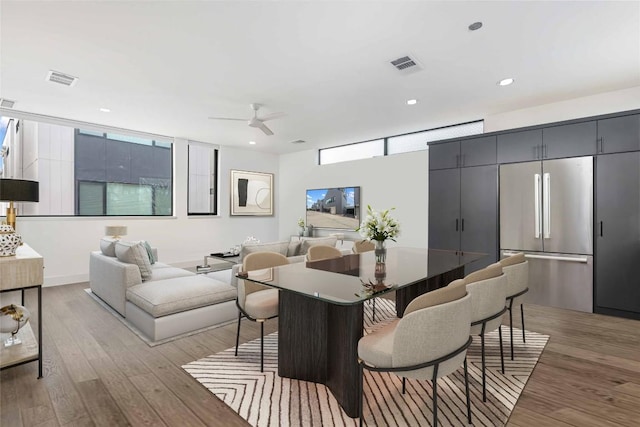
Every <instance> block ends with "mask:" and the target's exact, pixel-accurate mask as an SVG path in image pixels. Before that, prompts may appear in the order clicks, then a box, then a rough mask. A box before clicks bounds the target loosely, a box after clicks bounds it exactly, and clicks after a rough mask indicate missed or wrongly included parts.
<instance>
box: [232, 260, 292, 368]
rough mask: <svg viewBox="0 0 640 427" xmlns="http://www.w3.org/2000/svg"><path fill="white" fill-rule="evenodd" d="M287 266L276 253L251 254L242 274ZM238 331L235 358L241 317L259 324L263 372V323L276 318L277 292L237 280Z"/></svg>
mask: <svg viewBox="0 0 640 427" xmlns="http://www.w3.org/2000/svg"><path fill="white" fill-rule="evenodd" d="M285 264H289V260H288V259H287V257H285V256H284V255H281V254H279V253H276V252H253V253H250V254H249V255H247V256H246V257H245V258H244V260H243V262H242V272H245V273H246V272H250V271H255V270H263V269H268V268H272V267H277V266H279V265H285ZM236 305H237V306H238V331H237V332H236V353H235V354H236V356H237V355H238V344H239V341H240V321H241V320H242V316H243V315H244V317H246V318H247V319H249V320H251V321H253V322H258V323H260V372H263V371H264V322H265V320H267V319H272V318H274V317H277V316H278V290H277V289H272V288H269V287H267V286H263V285H259V284H257V283H254V282H251V281H248V280H238V298H237V299H236Z"/></svg>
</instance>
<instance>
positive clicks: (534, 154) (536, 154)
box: [533, 145, 540, 159]
mask: <svg viewBox="0 0 640 427" xmlns="http://www.w3.org/2000/svg"><path fill="white" fill-rule="evenodd" d="M538 147H540V146H539V145H536V146H535V147H533V158H534V159H539V158H540V157H538Z"/></svg>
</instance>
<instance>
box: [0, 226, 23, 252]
mask: <svg viewBox="0 0 640 427" xmlns="http://www.w3.org/2000/svg"><path fill="white" fill-rule="evenodd" d="M21 244H22V237H20V235H19V234H17V233H16V232H15V231H14V230H13V227H11V226H10V225H7V224H2V225H0V256H13V255H15V254H16V249H17V248H18V246H20V245H21Z"/></svg>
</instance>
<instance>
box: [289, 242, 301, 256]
mask: <svg viewBox="0 0 640 427" xmlns="http://www.w3.org/2000/svg"><path fill="white" fill-rule="evenodd" d="M301 244H302V242H301V241H300V240H292V241H291V242H289V246H288V247H287V257H291V256H296V254H297V253H298V251H299V250H300V245H301Z"/></svg>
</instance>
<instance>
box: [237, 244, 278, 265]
mask: <svg viewBox="0 0 640 427" xmlns="http://www.w3.org/2000/svg"><path fill="white" fill-rule="evenodd" d="M288 249H289V242H272V243H257V244H250V245H242V248H241V249H240V262H242V261H243V260H244V257H245V256H247V255H248V254H250V253H254V252H277V253H279V254H281V255H284V256H287V250H288Z"/></svg>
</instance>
